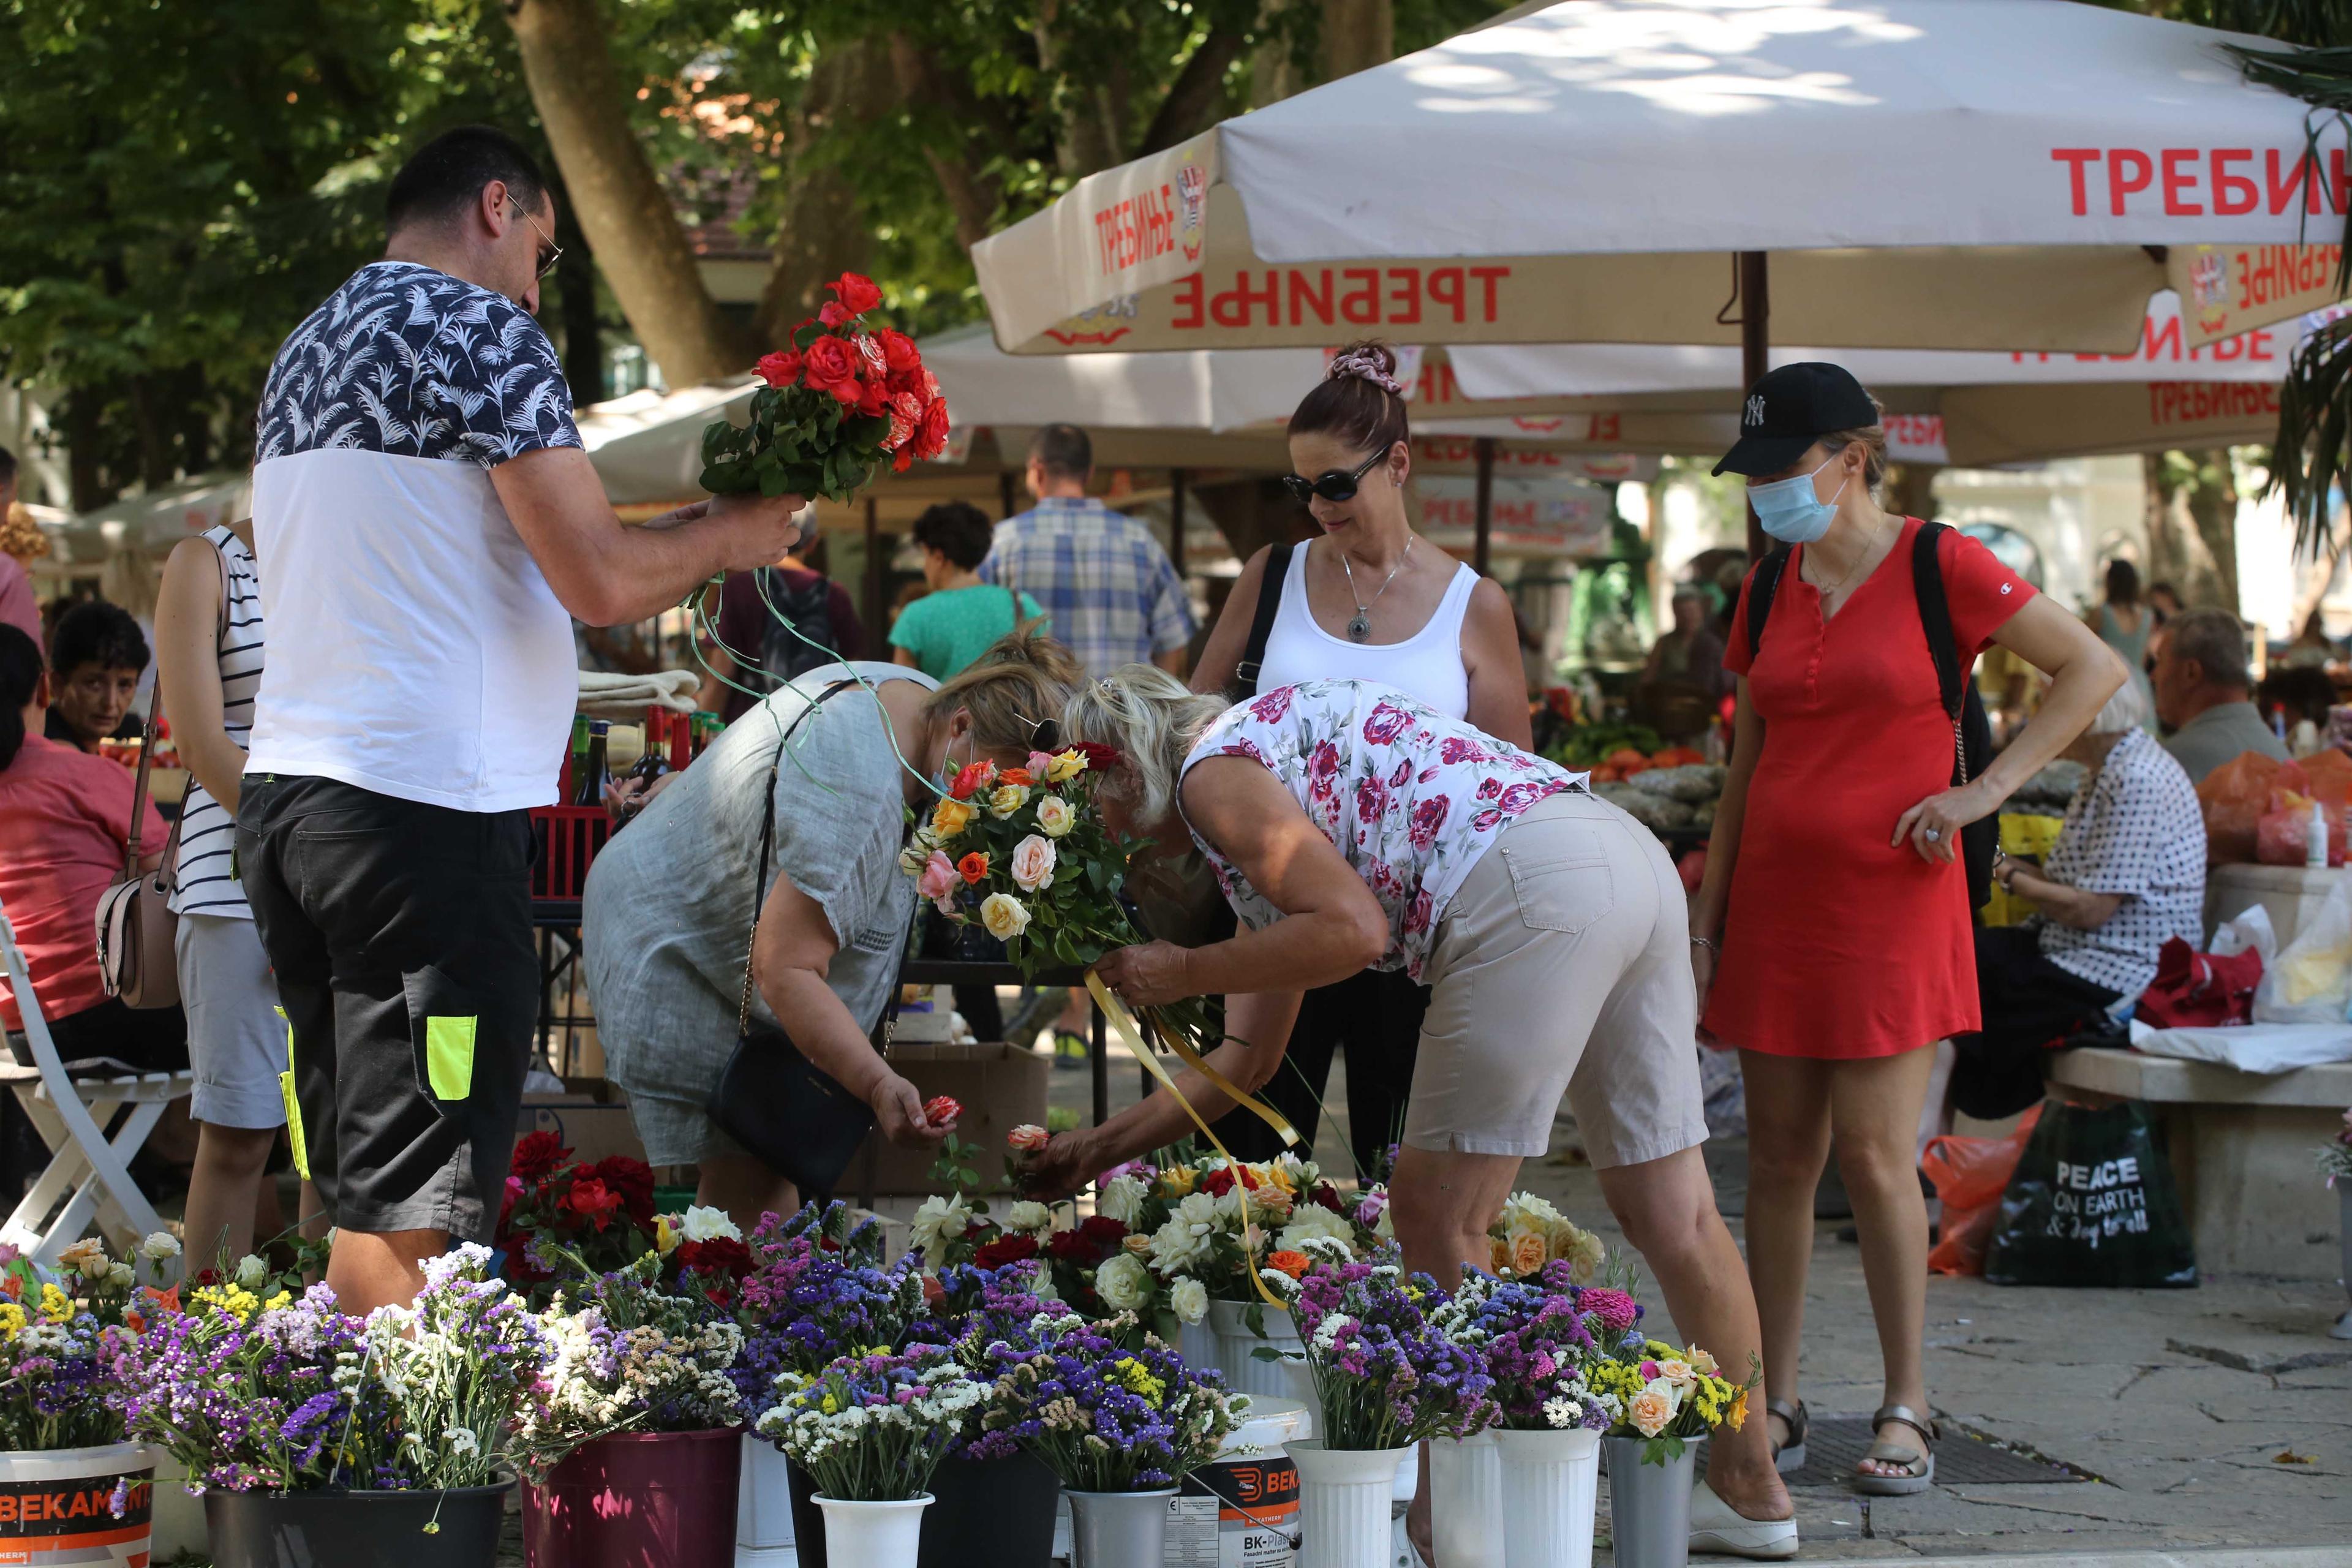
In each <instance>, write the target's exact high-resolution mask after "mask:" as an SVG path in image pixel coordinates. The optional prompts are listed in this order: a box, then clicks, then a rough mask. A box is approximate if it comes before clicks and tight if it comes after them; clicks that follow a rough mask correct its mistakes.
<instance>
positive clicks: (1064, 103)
mask: <svg viewBox="0 0 2352 1568" xmlns="http://www.w3.org/2000/svg"><path fill="white" fill-rule="evenodd" d="M1063 4H1064V0H1038V5H1037V20H1036V23H1035V25H1034V26H1032V27H1031V29H1030V32H1031V34H1032V36H1034V37H1035V38H1036V40H1037V68H1038V75H1039V76H1040V77H1042V78H1045V79H1047V80H1051V79H1053V78H1054V77H1055V76H1056V75H1057V74H1060V73H1062V71H1063V64H1062V57H1063V55H1064V53H1065V50H1064V48H1063V47H1062V36H1061V28H1060V26H1059V24H1060V22H1061V20H1062V17H1063V16H1064V11H1063ZM1054 109H1055V113H1056V114H1058V115H1059V116H1060V119H1061V121H1062V131H1061V134H1060V135H1059V136H1058V137H1056V138H1055V142H1056V148H1055V152H1056V154H1057V156H1058V158H1059V161H1060V163H1061V165H1062V173H1063V174H1066V175H1067V176H1069V177H1070V178H1071V179H1073V180H1076V179H1083V178H1084V177H1085V176H1087V175H1088V174H1093V173H1094V172H1095V171H1096V170H1097V169H1108V168H1109V167H1110V166H1111V165H1112V164H1113V163H1118V161H1119V149H1118V147H1117V146H1116V145H1114V144H1113V143H1112V142H1111V140H1110V131H1111V121H1110V117H1109V116H1108V114H1107V113H1106V112H1105V109H1106V104H1105V102H1104V100H1103V99H1102V97H1101V89H1099V88H1092V89H1090V88H1088V87H1086V86H1084V85H1082V84H1081V83H1079V82H1077V81H1075V80H1071V81H1065V82H1064V83H1063V85H1062V90H1061V91H1060V92H1059V93H1058V94H1055V102H1054Z"/></svg>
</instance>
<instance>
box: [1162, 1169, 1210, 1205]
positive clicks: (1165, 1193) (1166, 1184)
mask: <svg viewBox="0 0 2352 1568" xmlns="http://www.w3.org/2000/svg"><path fill="white" fill-rule="evenodd" d="M1200 1179H1201V1178H1200V1175H1199V1173H1196V1172H1195V1171H1194V1170H1193V1169H1192V1166H1190V1165H1171V1166H1169V1167H1168V1168H1167V1169H1166V1170H1164V1171H1162V1172H1160V1196H1161V1197H1164V1198H1181V1197H1184V1196H1186V1195H1188V1194H1191V1192H1192V1189H1193V1187H1194V1186H1195V1185H1197V1184H1199V1182H1200Z"/></svg>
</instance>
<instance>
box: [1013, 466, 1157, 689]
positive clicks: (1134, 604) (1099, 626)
mask: <svg viewBox="0 0 2352 1568" xmlns="http://www.w3.org/2000/svg"><path fill="white" fill-rule="evenodd" d="M980 580H981V581H982V582H983V583H994V584H998V585H999V586H1001V587H1006V588H1017V589H1019V590H1020V591H1021V592H1023V593H1024V594H1026V595H1029V596H1030V597H1031V598H1033V599H1034V600H1036V601H1037V603H1038V604H1040V605H1044V606H1045V615H1046V617H1047V619H1048V620H1050V621H1051V622H1052V623H1053V633H1054V636H1055V637H1057V638H1059V639H1060V640H1061V641H1063V642H1065V643H1066V644H1068V645H1069V648H1070V651H1071V652H1072V653H1074V654H1076V655H1077V658H1078V662H1079V663H1080V664H1081V665H1083V666H1085V667H1086V671H1087V674H1088V675H1090V676H1105V675H1108V674H1109V673H1110V672H1111V671H1112V670H1114V669H1117V668H1118V667H1119V666H1120V665H1122V664H1142V663H1146V662H1148V661H1150V659H1151V658H1154V657H1155V656H1157V655H1160V654H1163V653H1173V652H1174V651H1175V650H1176V649H1178V648H1181V647H1184V646H1185V645H1186V644H1187V643H1189V642H1191V641H1192V604H1191V603H1190V601H1188V600H1187V599H1186V598H1185V596H1184V584H1182V583H1181V581H1179V580H1178V578H1177V576H1176V568H1175V567H1174V566H1173V565H1171V564H1170V563H1169V560H1168V552H1166V551H1165V550H1162V549H1161V548H1160V541H1159V540H1158V539H1156V538H1154V537H1153V536H1152V533H1151V531H1150V529H1148V528H1146V527H1144V526H1143V524H1141V523H1139V522H1138V521H1135V519H1133V518H1131V517H1129V516H1127V515H1126V514H1125V513H1123V512H1116V511H1113V510H1110V509H1109V508H1108V507H1107V506H1105V505H1103V503H1102V502H1100V501H1098V500H1095V499H1094V498H1093V497H1092V496H1084V497H1063V496H1049V497H1047V498H1045V500H1040V501H1039V502H1038V503H1037V505H1036V507H1035V509H1034V510H1030V511H1024V512H1023V513H1022V514H1021V515H1020V516H1018V517H1008V518H1006V519H1005V520H1004V521H1003V522H1000V523H998V524H997V525H996V538H995V542H993V543H992V545H991V546H990V548H989V552H988V559H987V560H985V561H982V563H980Z"/></svg>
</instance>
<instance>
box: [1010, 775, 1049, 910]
mask: <svg viewBox="0 0 2352 1568" xmlns="http://www.w3.org/2000/svg"><path fill="white" fill-rule="evenodd" d="M1015 787H1016V788H1017V787H1018V786H1017V785H1016V786H1015ZM1053 879H1054V847H1053V846H1052V845H1051V844H1049V843H1047V842H1046V841H1045V839H1043V838H1040V837H1037V836H1036V835H1035V834H1034V833H1033V834H1031V835H1030V836H1029V837H1026V838H1024V839H1023V840H1022V841H1021V842H1020V843H1018V844H1015V845H1014V846H1013V885H1014V886H1015V887H1017V888H1019V889H1021V890H1022V891H1023V892H1024V893H1034V892H1035V891H1036V890H1037V889H1040V888H1042V887H1045V885H1046V884H1048V883H1049V882H1051V881H1053Z"/></svg>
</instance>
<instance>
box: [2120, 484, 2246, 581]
mask: <svg viewBox="0 0 2352 1568" xmlns="http://www.w3.org/2000/svg"><path fill="white" fill-rule="evenodd" d="M2211 456H2213V454H2210V453H2205V454H2190V453H2186V452H2150V453H2148V454H2147V456H2146V457H2145V458H2143V459H2142V466H2143V467H2142V471H2143V472H2144V474H2145V475H2146V478H2147V571H2146V572H2145V573H2144V574H2142V575H2143V576H2145V577H2146V578H2147V580H2148V581H2149V582H2169V583H2171V584H2173V586H2174V587H2176V588H2178V589H2179V592H2180V601H2181V603H2182V604H2184V605H2189V606H2191V607H2193V608H2200V609H2226V610H2228V611H2229V612H2230V613H2231V615H2235V614H2237V613H2238V570H2237V565H2238V559H2237V553H2238V552H2237V543H2236V540H2237V527H2236V521H2237V488H2236V486H2235V484H2234V483H2232V481H2231V478H2230V470H2229V454H2227V453H2226V452H2224V453H2221V454H2220V456H2221V465H2220V467H2219V468H2218V469H2216V468H2213V467H2211V466H2210V465H2209V464H2207V463H2203V462H2200V460H2199V458H2200V457H2203V458H2210V457H2211ZM2224 498H2226V500H2225V499H2224ZM2216 540H2218V541H2219V542H2221V546H2222V552H2223V554H2222V556H2221V557H2217V555H2216V554H2215V552H2214V548H2213V542H2214V541H2216ZM2224 558H2226V561H2227V565H2226V566H2225V565H2224V564H2223V559H2224Z"/></svg>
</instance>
